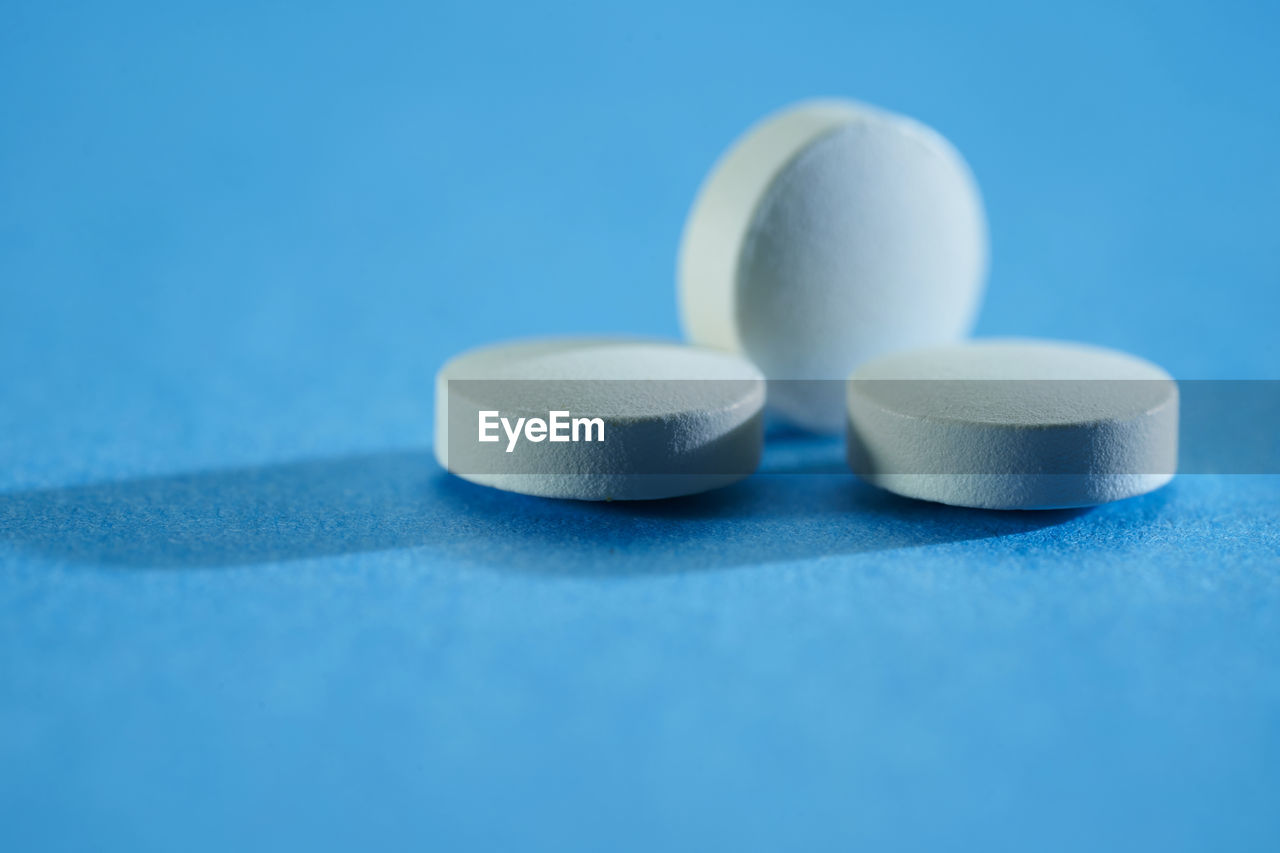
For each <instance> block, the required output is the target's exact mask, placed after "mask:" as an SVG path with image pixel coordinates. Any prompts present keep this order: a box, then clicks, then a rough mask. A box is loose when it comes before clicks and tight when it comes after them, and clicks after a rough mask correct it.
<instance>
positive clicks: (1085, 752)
mask: <svg viewBox="0 0 1280 853" xmlns="http://www.w3.org/2000/svg"><path fill="white" fill-rule="evenodd" d="M8 12H9V14H8V15H6V18H7V24H6V26H5V27H0V79H4V80H5V81H7V83H6V85H5V86H4V87H0V115H3V116H4V120H3V121H0V849H5V850H28V849H53V850H84V849H95V850H115V849H119V850H151V849H156V850H171V849H185V850H197V849H211V850H213V849H228V848H241V849H268V848H279V847H281V846H284V847H290V848H291V847H302V846H304V845H305V846H307V847H310V848H312V849H317V850H319V849H331V848H344V847H345V848H350V847H357V846H358V847H361V848H378V847H402V848H414V849H421V848H423V847H425V846H430V847H434V848H439V849H454V848H458V847H463V846H478V847H497V848H517V847H518V848H521V849H544V848H545V849H555V850H569V849H602V848H603V849H666V848H675V849H680V848H684V849H708V848H722V847H723V848H729V849H732V848H733V847H738V848H747V849H754V848H760V847H774V848H777V847H786V848H789V849H823V848H827V849H848V848H850V847H855V846H858V845H861V846H862V847H865V848H869V849H884V848H894V849H938V848H940V847H948V848H954V847H962V848H972V849H1010V848H1017V849H1027V848H1030V849H1064V850H1066V849H1082V848H1088V849H1102V850H1106V849H1114V850H1130V849H1135V848H1136V849H1165V850H1207V849H1212V850H1218V849H1232V850H1274V849H1276V848H1277V846H1278V845H1280V810H1277V809H1276V807H1275V799H1276V797H1275V792H1276V790H1277V789H1278V788H1280V770H1278V769H1277V768H1280V618H1278V615H1277V614H1278V609H1277V608H1278V607H1280V477H1276V476H1207V475H1206V476H1182V477H1179V478H1178V479H1176V480H1175V481H1174V483H1173V484H1172V485H1171V486H1169V487H1168V488H1166V489H1163V490H1161V491H1160V492H1158V493H1155V494H1152V495H1149V496H1147V497H1143V498H1140V499H1135V500H1131V501H1126V502H1123V503H1120V504H1115V505H1110V506H1105V507H1100V508H1098V509H1095V510H1092V511H1082V512H1076V511H1072V512H1048V513H991V512H979V511H968V510H960V509H952V508H946V507H940V506H934V505H929V504H923V503H915V502H910V501H905V500H900V499H897V498H894V497H892V496H889V495H886V494H884V493H880V492H877V491H875V490H873V489H871V488H869V487H867V486H865V485H862V484H860V483H859V482H858V481H856V480H855V479H854V478H853V477H852V476H851V475H848V474H845V473H843V472H842V464H841V461H840V452H841V451H840V446H839V443H838V442H831V441H822V440H812V439H805V438H803V437H801V436H798V435H795V434H793V433H789V432H786V431H785V430H780V429H778V430H774V431H773V432H772V433H771V436H770V446H769V449H768V451H767V454H766V459H765V465H764V468H763V470H762V472H761V473H760V474H758V475H757V476H755V477H753V478H751V479H749V480H747V481H745V482H743V483H741V484H739V485H737V486H734V487H732V488H729V489H726V490H723V491H720V492H716V493H713V494H708V495H703V496H697V497H692V498H687V499H681V500H676V501H669V502H662V503H655V504H645V505H626V504H610V505H584V504H575V503H561V502H550V501H540V500H536V499H532V498H524V497H520V496H514V495H506V494H502V493H499V492H494V491H491V490H486V489H482V488H478V487H474V486H471V485H469V484H466V483H463V482H460V481H457V480H455V479H453V478H450V477H448V476H446V475H445V474H443V473H442V472H441V471H440V470H439V469H438V468H437V466H436V465H435V463H434V462H433V461H432V459H431V458H430V455H429V452H428V437H429V436H430V428H431V419H432V412H431V380H432V376H433V374H434V371H435V369H436V368H437V367H438V366H439V364H440V363H441V362H443V360H444V359H446V358H447V357H449V356H450V355H452V354H454V353H455V352H457V351H458V350H460V349H462V348H464V347H467V346H472V345H477V344H481V343H485V342H488V341H493V340H500V339H505V338H510V337H517V336H525V335H540V334H555V333H597V332H611V331H618V332H628V333H640V334H655V335H660V336H668V337H674V336H675V335H676V334H677V328H676V322H675V308H674V294H673V283H672V278H673V275H672V268H673V265H674V253H675V246H676V241H677V237H678V234H679V229H680V226H681V223H682V220H683V216H684V214H685V211H686V209H687V205H688V204H689V202H690V200H691V198H692V194H693V192H694V190H695V188H696V186H697V184H698V182H699V180H700V179H701V177H702V175H703V173H704V172H705V170H706V168H707V167H708V166H709V164H710V163H711V162H712V160H713V159H714V157H715V156H716V155H717V154H718V153H719V151H720V150H721V148H722V147H723V146H724V145H725V144H726V143H727V141H728V140H729V139H730V138H732V136H733V135H734V134H736V133H737V132H739V131H740V130H741V129H742V128H743V127H744V126H745V125H746V124H747V123H749V122H750V121H752V120H754V119H755V118H757V117H758V116H759V115H761V114H762V113H764V112H766V111H768V110H770V109H773V108H775V107H777V106H779V105H781V104H783V103H786V102H788V101H790V100H793V99H795V98H799V97H803V96H807V95H812V94H828V93H830V94H847V95H852V96H856V97H859V98H862V99H865V100H868V101H870V102H873V103H878V104H882V105H884V106H888V107H891V108H895V109H899V110H901V111H903V112H906V113H909V114H912V115H916V116H918V117H920V118H921V119H923V120H925V121H927V122H929V123H931V124H933V125H934V126H936V127H937V128H938V129H939V130H941V131H942V132H943V133H945V134H947V135H948V136H949V137H950V138H951V139H953V140H954V141H955V142H956V144H957V145H958V147H959V148H960V149H961V150H962V151H963V152H964V153H965V155H966V156H967V157H968V158H969V160H970V161H971V163H972V165H973V167H974V170H975V172H976V174H977V176H978V178H979V181H980V183H981V186H982V188H983V191H984V194H985V197H986V201H987V204H988V206H989V212H990V216H991V226H992V240H993V253H994V254H993V260H994V264H993V271H992V281H991V288H990V292H989V294H988V298H987V303H986V306H985V308H984V312H983V315H982V319H981V323H980V329H979V331H980V332H981V333H983V334H1021V335H1038V336H1049V337H1060V338H1067V339H1076V340H1084V341H1090V342H1095V343H1100V344H1104V345H1110V346H1116V347H1119V348H1122V349H1126V350H1130V351H1133V352H1135V353H1138V354H1140V355H1143V356H1146V357H1148V358H1151V359H1152V360H1154V361H1157V362H1158V363H1161V364H1162V365H1164V366H1165V367H1166V368H1168V369H1169V370H1170V371H1171V372H1172V373H1174V375H1175V376H1177V377H1179V378H1182V379H1260V378H1272V379H1274V378H1278V377H1280V344H1278V343H1277V336H1276V335H1275V331H1274V330H1275V324H1276V317H1277V315H1278V314H1280V310H1278V309H1280V295H1278V291H1277V287H1278V285H1280V254H1278V253H1277V246H1278V245H1280V243H1277V239H1276V234H1277V233H1280V221H1278V220H1280V213H1277V210H1278V208H1277V207H1276V205H1275V199H1276V198H1277V197H1280V169H1277V168H1276V166H1275V163H1274V152H1275V150H1276V146H1277V143H1280V94H1278V93H1277V88H1276V86H1275V82H1276V80H1277V79H1280V59H1278V58H1277V54H1276V52H1275V50H1274V44H1275V43H1276V40H1277V36H1280V26H1278V25H1277V17H1276V15H1275V13H1274V11H1273V10H1260V9H1255V8H1250V7H1245V6H1241V7H1240V8H1230V4H1225V5H1224V4H1221V3H1214V4H1210V3H1203V4H1197V3H1174V4H1168V3H1165V4H1155V3H1119V4H1117V3H1077V4H1071V5H1069V6H1061V7H1056V8H1054V7H1043V8H1039V9H1028V8H1024V6H1023V4H995V5H991V6H989V7H987V6H984V8H982V9H972V8H969V9H965V8H960V7H955V8H953V7H952V6H951V5H950V4H932V3H926V2H920V3H895V4H885V5H884V6H881V7H878V8H872V7H862V6H858V5H856V4H855V5H848V4H839V5H835V4H833V5H830V6H828V5H824V4H817V5H813V6H801V7H794V6H793V5H792V4H779V5H777V6H767V5H756V4H750V3H748V4H706V5H701V6H697V7H694V8H688V7H687V4H679V3H665V2H659V3H651V4H646V5H644V6H643V7H637V8H630V9H627V8H609V7H606V6H604V5H601V6H600V7H599V8H581V7H577V6H568V5H565V6H553V7H547V6H544V5H541V4H533V5H531V6H528V7H525V6H521V5H514V4H513V5H511V6H510V7H504V8H494V7H491V6H485V5H480V6H477V7H475V8H469V7H468V6H466V5H458V6H455V7H445V6H441V5H435V4H433V5H431V6H429V7H427V6H423V7H420V8H415V7H412V6H407V5H406V6H403V7H397V6H388V5H383V4H379V3H375V4H361V5H360V6H359V7H356V6H352V7H350V8H348V9H345V10H344V9H339V8H323V9H317V8H312V4H299V5H296V6H295V5H290V4H274V3H272V4H245V5H243V6H239V7H237V6H236V5H235V4H231V5H227V4H223V5H220V6H218V7H216V8H210V9H208V10H204V11H192V10H181V11H179V10H176V9H174V8H172V7H170V6H168V5H160V4H155V5H149V4H113V6H112V8H110V9H106V8H95V7H93V6H89V5H85V6H83V7H80V6H76V5H74V4H72V5H62V4H23V5H19V6H18V7H17V8H14V9H10V10H8Z"/></svg>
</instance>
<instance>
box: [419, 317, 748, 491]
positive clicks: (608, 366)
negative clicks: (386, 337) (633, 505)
mask: <svg viewBox="0 0 1280 853" xmlns="http://www.w3.org/2000/svg"><path fill="white" fill-rule="evenodd" d="M764 401H765V387H764V377H763V376H761V375H760V372H759V371H758V370H756V368H755V367H753V366H752V365H751V364H749V363H748V362H747V361H745V360H744V359H742V358H739V357H737V356H734V355H730V354H728V353H722V352H716V351H714V350H708V349H701V348H698V347H691V346H685V345H681V344H670V343H662V342H653V341H641V340H609V339H553V340H536V341H523V342H517V343H507V344H499V345H496V346H491V347H486V348H483V349H477V350H472V351H470V352H467V353H464V354H462V355H460V356H458V357H456V358H454V359H452V360H451V361H449V362H448V363H447V364H445V365H444V367H442V368H441V369H440V372H439V373H438V374H437V375H436V435H435V451H436V459H437V460H439V462H440V464H441V465H442V466H444V467H445V468H446V469H448V470H449V471H451V472H453V473H454V474H457V475H458V476H460V477H462V478H464V479H466V480H470V481H472V482H474V483H479V484H481V485H485V486H493V487H495V488H499V489H505V490H507V491H511V492H520V493H522V494H527V495H538V496H541V497H552V498H576V499H579V500H643V499H653V498H669V497H675V496H678V495H688V494H693V493H695V492H702V491H706V490H708V489H713V488H717V487H719V486H725V485H728V484H729V483H732V482H735V481H737V480H740V479H742V478H743V477H746V476H748V475H749V474H751V473H752V472H753V471H754V470H755V469H756V467H757V465H759V462H760V453H761V447H762V443H763V409H764Z"/></svg>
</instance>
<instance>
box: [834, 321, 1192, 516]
mask: <svg viewBox="0 0 1280 853" xmlns="http://www.w3.org/2000/svg"><path fill="white" fill-rule="evenodd" d="M848 417H849V448H848V453H849V461H850V464H851V465H852V467H853V468H854V470H855V471H857V472H858V473H859V474H861V475H862V476H863V477H865V478H866V479H868V480H869V481H870V482H872V483H875V484H876V485H879V486H881V487H883V488H886V489H888V490H890V491H893V492H896V493H898V494H901V495H905V496H907V497H915V498H921V499H925V500H932V501H939V502H942V503H949V504H956V505H960V506H973V507H986V508H993V509H1043V508H1055V507H1073V506H1088V505H1092V504H1097V503H1104V502H1107V501H1112V500H1118V499H1120V498H1125V497H1132V496H1133V495H1137V494H1142V493H1144V492H1148V491H1151V490H1152V489H1155V488H1158V487H1159V486H1161V485H1163V484H1164V483H1166V482H1168V481H1169V479H1170V478H1171V477H1172V476H1173V472H1174V470H1175V468H1176V466H1177V436H1178V389H1177V384H1176V383H1175V382H1174V381H1173V380H1172V378H1171V377H1170V376H1169V375H1168V374H1167V373H1166V372H1165V371H1164V370H1162V369H1160V368H1159V367H1157V366H1155V365H1153V364H1151V363H1150V362H1147V361H1144V360H1142V359H1139V358H1135V357H1133V356H1130V355H1126V354H1124V353H1120V352H1115V351H1112V350H1106V349H1102V348H1099V347H1092V346H1086V345H1081V344H1068V343H1059V342H1047V341H1028V340H999V341H981V342H973V343H968V344H957V345H952V346H948V347H934V348H929V349H924V350H915V351H910V352H905V353H899V354H896V355H890V356H885V357H883V358H880V359H877V360H875V361H873V362H870V363H868V364H866V365H864V366H863V367H862V368H860V369H859V370H857V371H855V372H854V375H853V376H852V377H851V379H850V382H849V385H848Z"/></svg>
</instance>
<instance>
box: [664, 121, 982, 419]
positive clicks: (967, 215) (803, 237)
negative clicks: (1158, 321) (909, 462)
mask: <svg viewBox="0 0 1280 853" xmlns="http://www.w3.org/2000/svg"><path fill="white" fill-rule="evenodd" d="M986 266H987V228H986V219H985V215H984V213H983V208H982V201H981V199H980V197H979V194H978V189H977V185H976V183H975V182H974V180H973V177H972V175H971V173H970V171H969V168H968V166H967V165H966V164H965V162H964V160H963V159H962V158H961V157H960V155H959V154H958V153H957V152H956V150H955V149H954V148H953V147H952V146H951V145H950V143H948V142H947V141H946V140H945V139H944V138H943V137H942V136H940V135H939V134H938V133H936V132H935V131H933V130H931V129H930V128H928V127H926V126H924V125H923V124H920V123H919V122H916V121H914V120H912V119H909V118H905V117H903V116H899V115H894V114H892V113H889V112H886V111H883V110H878V109H875V108H872V107H868V106H864V105H861V104H856V103H853V102H849V101H808V102H803V103H800V104H797V105H794V106H792V107H790V108H787V109H785V110H783V111H781V112H779V113H777V114H775V115H773V116H770V117H768V118H766V119H765V120H764V121H762V122H761V123H759V124H758V125H756V126H755V127H753V128H751V129H750V130H749V131H747V133H746V134H745V135H744V136H743V137H742V138H740V139H739V140H738V141H737V142H735V143H734V145H733V146H732V147H731V148H730V149H729V151H728V152H727V153H726V154H725V155H724V156H723V157H722V158H721V160H720V161H719V163H717V164H716V166H715V168H714V169H713V170H712V172H711V174H710V176H709V177H708V178H707V180H706V182H705V183H704V185H703V186H702V188H701V190H700V191H699V193H698V197H697V199H696V201H695V202H694V205H693V208H692V210H691V211H690V213H689V218H688V221H687V223H686V225H685V230H684V236H683V239H682V242H681V248H680V259H679V269H678V278H679V305H680V315H681V320H682V324H683V326H684V330H685V333H686V335H687V336H688V337H689V339H691V340H692V341H694V342H695V343H699V344H703V345H705V346H711V347H716V348H718V349H725V350H729V351H732V352H739V353H743V354H745V355H746V356H747V357H748V358H750V359H751V360H752V361H753V362H754V363H755V364H756V365H757V366H758V367H759V368H760V369H761V371H762V372H763V373H764V374H765V376H767V377H768V378H769V379H770V380H771V384H770V391H769V394H770V404H771V405H772V406H774V407H775V408H776V409H777V410H778V411H779V412H780V413H781V414H782V415H784V416H785V417H787V418H788V419H789V420H791V421H793V422H795V423H797V424H799V425H801V426H804V427H807V428H810V429H813V430H817V431H827V432H834V431H837V430H839V429H840V427H841V425H842V424H843V408H844V407H843V380H844V379H845V378H847V377H848V375H849V373H850V371H851V370H853V369H854V368H855V367H856V366H857V365H858V364H859V363H861V362H862V361H864V360H865V359H868V358H871V357H874V356H877V355H880V354H882V353H886V352H890V351H893V350H899V349H906V348H911V347H919V346H928V345H932V344H939V343H948V342H951V341H955V340H959V339H961V338H963V337H964V336H965V335H967V334H968V333H969V331H970V330H971V329H972V326H973V323H974V320H975V316H976V313H977V309H978V304H979V302H980V299H981V295H982V290H983V286H984V279H985V276H986ZM772 380H826V381H818V382H811V381H802V382H789V381H782V382H773V381H772Z"/></svg>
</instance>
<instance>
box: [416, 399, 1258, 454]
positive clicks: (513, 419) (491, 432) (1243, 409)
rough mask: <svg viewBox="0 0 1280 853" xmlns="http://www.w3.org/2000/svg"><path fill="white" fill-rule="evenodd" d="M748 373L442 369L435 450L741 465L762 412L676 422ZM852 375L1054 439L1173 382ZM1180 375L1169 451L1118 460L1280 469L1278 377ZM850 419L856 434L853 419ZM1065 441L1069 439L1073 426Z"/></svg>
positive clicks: (759, 429) (917, 409)
mask: <svg viewBox="0 0 1280 853" xmlns="http://www.w3.org/2000/svg"><path fill="white" fill-rule="evenodd" d="M751 384H752V383H750V382H744V381H743V380H714V379H711V380H687V379H682V380H643V379H641V380H561V379H556V380H542V379H512V380H491V379H488V380H458V379H455V380H450V381H448V382H447V383H445V385H446V386H447V387H443V388H438V389H437V412H436V430H437V436H436V446H437V452H439V451H440V450H442V449H444V451H445V453H446V455H447V460H448V461H447V464H448V467H449V468H450V469H451V470H453V471H455V472H457V473H461V474H481V475H483V474H535V475H547V474H553V475H566V474H568V475H572V474H575V473H580V472H589V471H592V470H598V469H600V468H601V467H606V468H611V467H617V466H623V467H626V468H627V469H628V470H633V471H634V470H640V469H643V471H644V473H645V474H655V475H672V474H690V475H708V474H724V475H742V474H747V473H750V471H747V470H724V469H725V467H726V466H725V462H724V460H725V458H726V456H725V454H723V453H716V452H714V451H715V446H714V445H716V444H717V443H724V442H743V441H750V440H752V439H753V436H754V435H756V434H759V435H760V436H761V437H763V433H764V419H763V417H760V416H755V415H752V416H747V415H746V414H743V413H737V414H735V415H734V416H732V417H728V416H726V417H725V418H722V419H720V421H719V422H720V423H722V424H723V427H722V428H720V429H718V430H703V431H702V432H701V433H699V431H698V430H682V423H683V421H682V417H683V415H682V413H683V412H687V411H691V410H697V409H701V410H705V411H721V410H725V411H727V407H732V406H733V405H735V403H734V401H737V400H741V399H743V397H744V389H745V386H749V385H751ZM852 384H853V385H854V386H855V387H856V386H863V391H865V392H868V393H870V395H871V396H872V397H875V398H887V399H893V400H894V401H895V404H896V405H902V406H906V407H907V408H908V409H910V410H911V411H912V412H913V413H915V415H916V416H920V417H931V418H936V419H938V420H940V421H944V422H945V421H946V420H947V419H948V418H949V417H950V418H953V419H954V420H955V421H956V422H957V423H961V424H963V423H964V422H965V421H964V418H965V417H967V416H968V414H967V413H965V412H961V413H959V415H958V416H957V415H956V414H955V413H954V412H949V411H948V410H947V409H945V408H943V409H939V410H936V411H935V409H936V408H937V407H936V402H937V401H939V400H952V401H954V400H957V399H959V400H962V401H963V400H967V399H992V398H995V399H1003V400H1005V401H1023V402H1024V403H1026V405H1027V406H1028V407H1030V408H1029V411H1032V412H1044V413H1046V415H1047V416H1046V417H1044V418H1043V420H1042V422H1038V423H1034V424H1031V425H1028V424H1026V423H1023V424H1020V425H1019V426H1018V427H1017V428H1018V429H1019V430H1022V431H1024V433H1025V431H1027V430H1033V431H1039V432H1040V433H1042V434H1043V436H1044V437H1045V439H1046V442H1047V443H1048V444H1051V445H1055V446H1061V441H1056V442H1055V441H1054V439H1055V438H1057V439H1062V437H1063V435H1064V434H1065V433H1067V432H1070V431H1071V430H1073V429H1074V430H1077V431H1078V430H1079V426H1080V420H1079V417H1078V415H1079V413H1080V412H1081V411H1085V412H1088V411H1089V407H1090V406H1095V407H1101V408H1098V414H1099V417H1102V416H1103V414H1104V410H1105V406H1106V405H1111V404H1113V403H1114V402H1115V401H1123V402H1124V403H1125V404H1126V405H1127V406H1128V411H1131V412H1141V411H1142V410H1143V407H1144V405H1145V404H1146V401H1147V400H1148V399H1151V400H1154V399H1156V398H1157V397H1158V393H1159V392H1160V388H1159V387H1158V386H1161V385H1165V386H1167V383H1152V382H1150V381H1147V380H1111V379H1101V380H961V379H956V380H932V379H930V380H923V379H913V380H860V381H858V382H856V383H852ZM1176 384H1177V392H1178V393H1177V407H1176V408H1177V412H1176V419H1177V423H1178V430H1177V432H1178V437H1177V447H1176V454H1170V455H1169V456H1168V457H1167V459H1165V460H1164V461H1162V460H1161V459H1137V460H1135V461H1134V462H1133V463H1132V466H1131V467H1132V468H1133V470H1125V471H1124V473H1130V474H1135V475H1158V474H1169V473H1174V472H1173V471H1171V470H1168V469H1169V468H1171V467H1173V464H1174V460H1176V472H1177V473H1183V474H1280V380H1182V381H1179V382H1177V383H1176ZM850 386H851V383H849V382H846V381H838V380H830V381H828V380H822V381H815V380H803V381H801V380H796V381H787V380H772V381H770V382H768V383H766V387H767V395H768V396H769V397H770V398H783V397H785V398H786V399H788V400H795V399H814V400H819V399H821V400H826V401H828V402H829V401H831V400H832V399H839V400H844V399H846V398H847V396H848V394H849V391H850ZM868 386H874V387H868ZM1098 401H1104V402H1103V403H1099V402H1098ZM1073 418H1075V420H1073ZM987 425H988V426H997V427H998V425H994V424H987ZM854 432H855V437H856V433H857V429H856V428H855V429H854ZM790 440H793V441H794V440H804V439H801V438H798V437H793V438H792V439H790ZM813 440H815V441H821V440H822V437H820V436H815V437H814V439H813ZM1066 440H1067V441H1068V442H1069V441H1070V440H1071V438H1070V435H1068V436H1067V438H1066ZM700 443H701V444H700ZM767 443H768V442H767V441H765V444H766V446H767ZM856 444H857V442H856V440H855V441H853V442H850V446H851V447H856ZM703 445H705V446H703ZM1024 446H1025V443H1024ZM1033 446H1034V445H1033ZM1077 450H1078V452H1071V453H1056V454H1052V455H1046V456H1039V457H1038V456H1037V455H1036V454H1034V453H1033V454H1025V453H1024V454H1023V456H1022V457H1020V458H1016V459H1010V458H993V457H992V456H991V455H990V454H986V455H984V454H974V456H973V458H972V459H963V458H962V459H956V458H952V459H950V460H949V461H947V462H946V463H945V464H938V463H936V462H931V463H930V464H929V465H928V466H924V465H922V464H920V463H918V462H912V463H911V464H901V463H899V464H901V467H897V468H893V469H891V470H886V469H885V468H883V467H881V468H878V469H877V471H876V473H891V474H952V475H954V474H1011V473H1012V474H1068V475H1077V474H1089V473H1091V470H1092V467H1091V466H1092V462H1091V460H1092V459H1093V458H1095V455H1094V449H1093V448H1090V447H1088V446H1082V447H1079V448H1077ZM703 451H705V452H703ZM850 456H851V467H852V468H853V469H854V470H858V469H859V467H860V462H859V454H858V453H857V452H856V451H855V452H853V453H851V454H850ZM916 458H919V455H917V456H914V457H913V459H916ZM880 464H881V465H883V462H880ZM924 467H927V468H928V470H922V468H924ZM752 470H754V469H752ZM1112 470H1113V471H1114V468H1113V469H1112ZM863 473H866V472H863Z"/></svg>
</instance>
